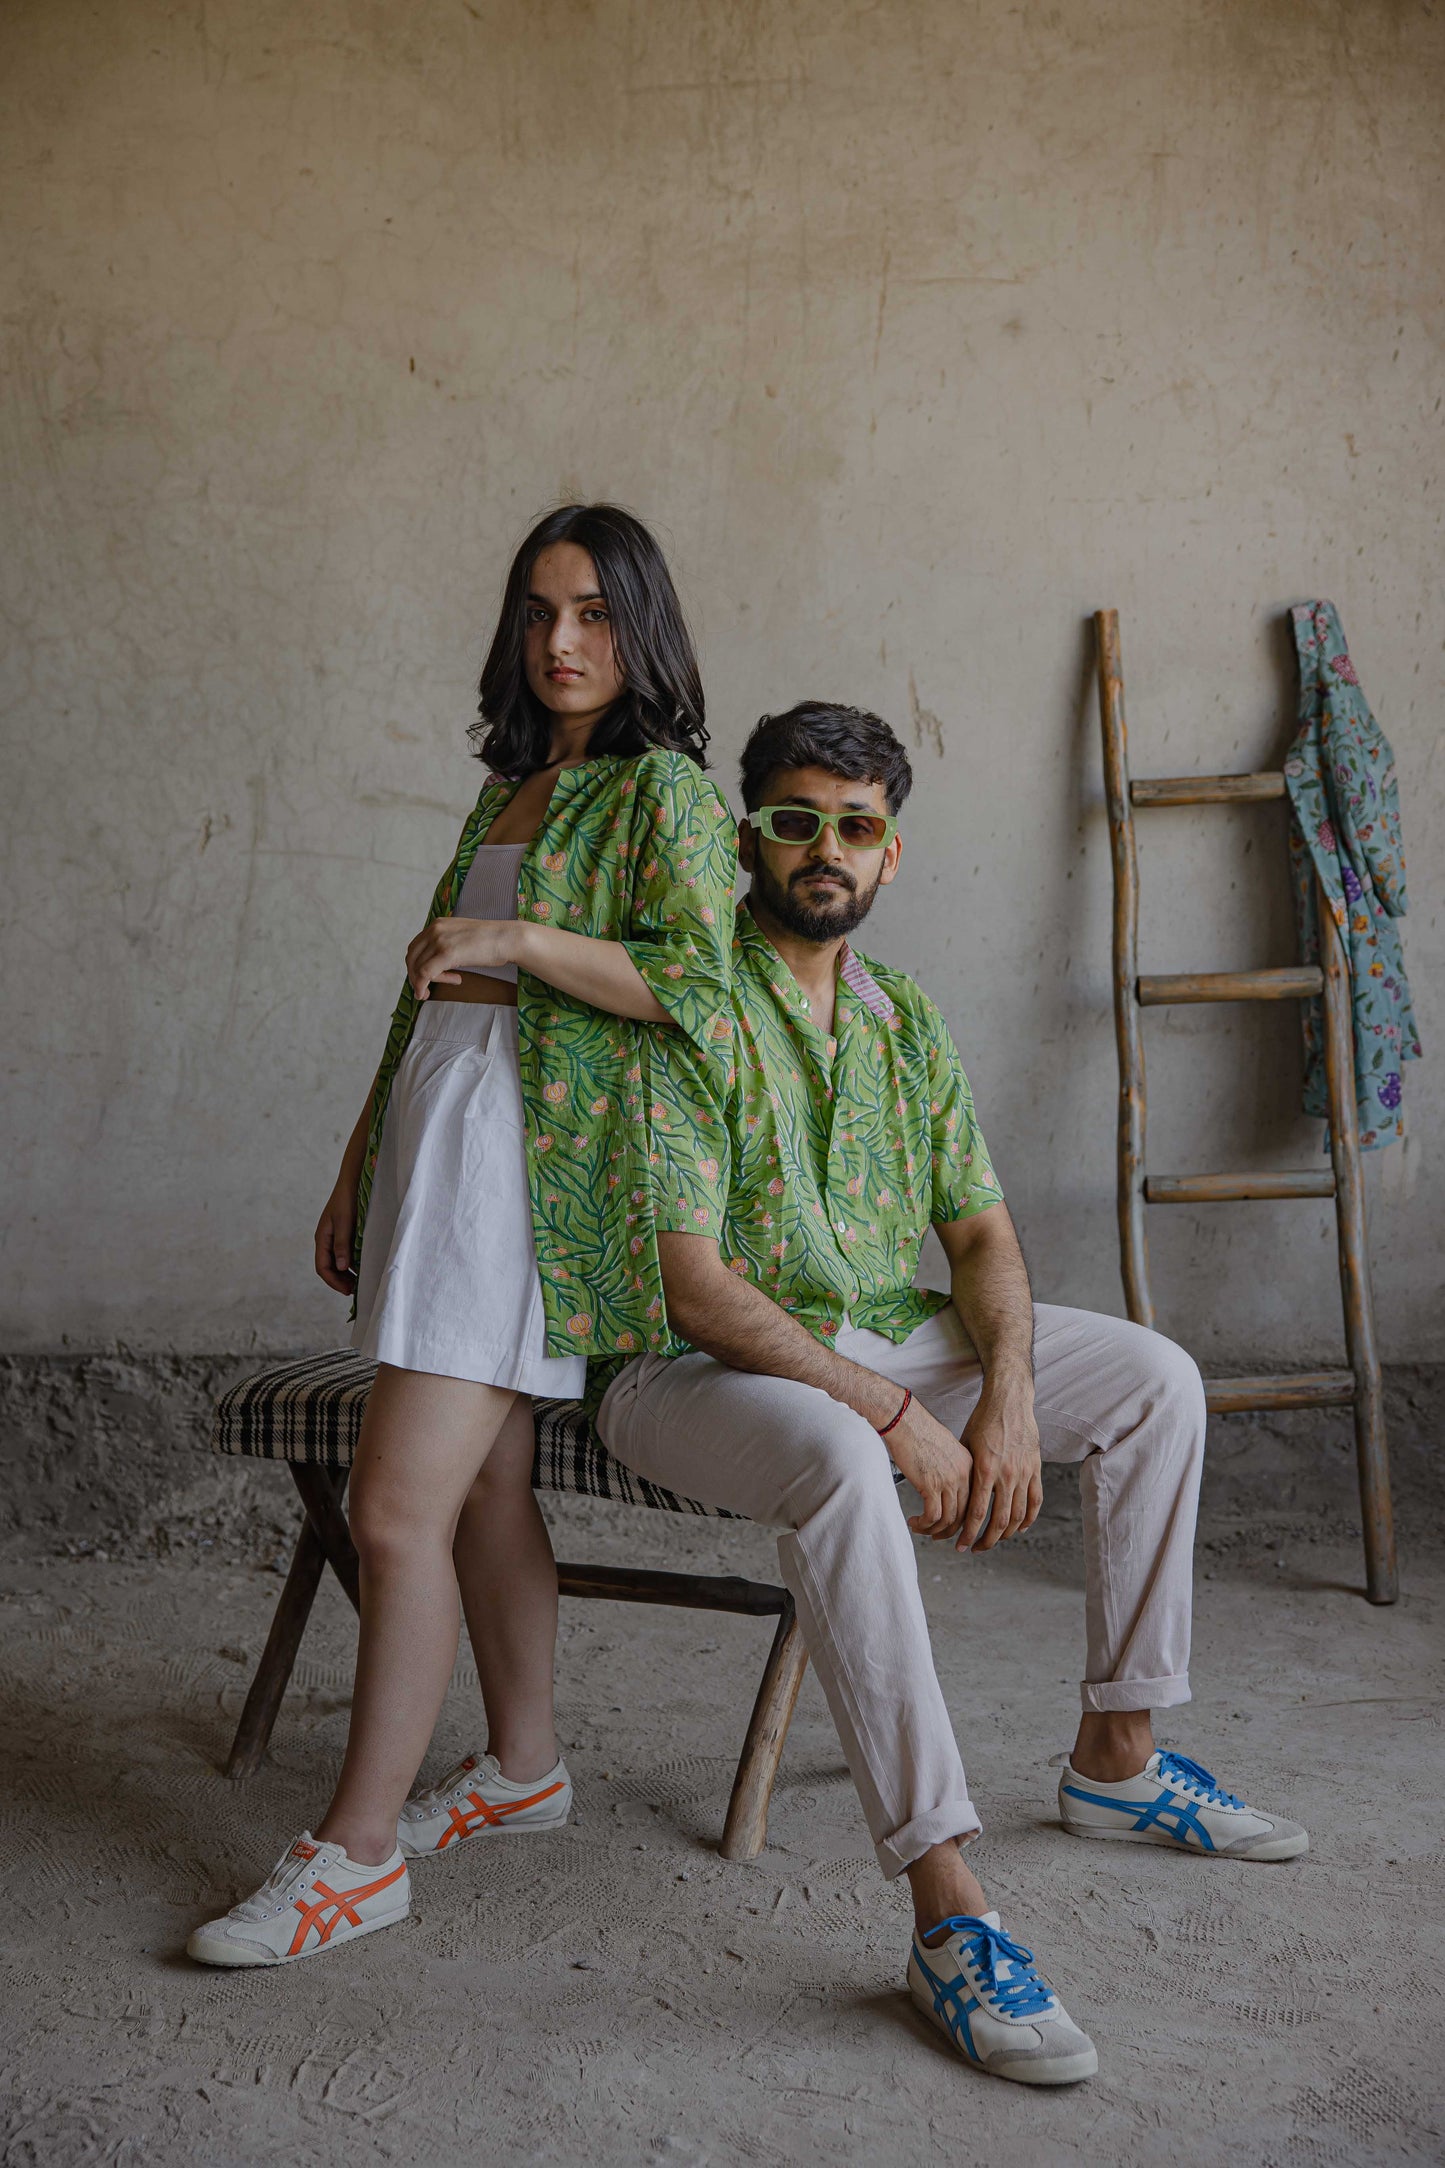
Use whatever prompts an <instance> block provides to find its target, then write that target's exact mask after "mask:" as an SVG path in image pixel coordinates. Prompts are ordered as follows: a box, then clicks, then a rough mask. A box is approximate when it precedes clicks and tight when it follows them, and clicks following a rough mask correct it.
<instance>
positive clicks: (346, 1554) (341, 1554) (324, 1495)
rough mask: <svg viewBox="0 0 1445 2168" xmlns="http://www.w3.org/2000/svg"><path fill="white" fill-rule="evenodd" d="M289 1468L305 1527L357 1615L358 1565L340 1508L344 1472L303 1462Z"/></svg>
mask: <svg viewBox="0 0 1445 2168" xmlns="http://www.w3.org/2000/svg"><path fill="white" fill-rule="evenodd" d="M290 1465H291V1479H292V1481H293V1482H294V1483H295V1485H296V1488H297V1490H298V1491H300V1493H301V1503H302V1505H303V1506H305V1508H306V1525H307V1526H308V1528H310V1529H311V1531H312V1533H313V1534H314V1535H315V1537H316V1540H317V1542H318V1543H319V1544H320V1545H321V1550H322V1555H323V1556H324V1558H325V1560H326V1563H327V1564H328V1566H330V1568H331V1570H332V1572H333V1573H334V1574H335V1575H336V1578H337V1580H338V1581H339V1582H340V1583H341V1586H342V1589H343V1590H344V1591H345V1595H346V1600H347V1602H348V1603H349V1604H350V1605H351V1608H352V1610H353V1611H358V1612H359V1611H360V1609H361V1579H360V1576H361V1562H360V1560H359V1559H358V1558H357V1555H356V1545H355V1544H354V1543H353V1542H352V1540H351V1530H350V1528H349V1527H348V1526H347V1522H346V1515H345V1513H344V1512H343V1511H342V1508H341V1501H342V1498H343V1497H344V1496H345V1492H346V1483H347V1471H346V1470H345V1469H343V1470H342V1471H341V1473H340V1474H339V1475H333V1474H332V1473H331V1471H330V1470H329V1469H327V1468H312V1467H308V1466H307V1464H306V1463H305V1462H304V1461H292V1462H291V1464H290Z"/></svg>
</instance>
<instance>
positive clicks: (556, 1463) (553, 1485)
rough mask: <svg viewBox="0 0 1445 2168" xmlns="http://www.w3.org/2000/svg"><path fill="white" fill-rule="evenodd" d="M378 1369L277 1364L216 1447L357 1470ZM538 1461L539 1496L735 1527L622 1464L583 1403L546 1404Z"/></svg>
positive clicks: (244, 1389) (343, 1355)
mask: <svg viewBox="0 0 1445 2168" xmlns="http://www.w3.org/2000/svg"><path fill="white" fill-rule="evenodd" d="M375 1375H376V1365H375V1363H373V1362H371V1361H369V1360H368V1359H367V1357H366V1356H365V1355H357V1354H354V1353H353V1351H352V1350H351V1349H350V1348H335V1349H333V1350H332V1351H331V1353H330V1354H327V1355H307V1356H304V1357H303V1358H302V1359H301V1361H300V1362H292V1363H273V1364H272V1365H271V1367H270V1368H269V1369H268V1370H260V1371H258V1372H257V1373H256V1375H255V1377H253V1378H243V1379H242V1380H241V1382H240V1384H238V1385H233V1386H232V1387H231V1388H230V1390H229V1392H227V1393H224V1394H223V1395H222V1397H221V1399H220V1400H219V1401H218V1403H217V1405H216V1420H215V1423H214V1424H213V1426H212V1429H211V1447H212V1450H213V1451H214V1452H217V1453H237V1454H240V1455H243V1456H244V1457H245V1458H247V1459H250V1460H299V1461H305V1462H309V1463H311V1464H312V1465H313V1466H317V1467H323V1468H349V1467H350V1466H351V1456H352V1454H353V1453H354V1452H355V1450H356V1440H357V1435H358V1433H359V1432H360V1429H361V1417H362V1412H363V1410H364V1409H365V1407H366V1396H367V1394H368V1393H369V1392H370V1391H371V1381H372V1379H373V1378H374V1377H375ZM535 1408H536V1419H537V1457H536V1459H535V1461H534V1462H533V1464H532V1488H533V1489H534V1490H539V1491H570V1492H572V1493H573V1494H575V1495H576V1496H577V1497H581V1498H616V1499H620V1500H621V1501H622V1502H623V1504H625V1505H630V1506H651V1507H653V1508H655V1509H656V1510H657V1511H658V1512H661V1513H702V1514H706V1515H707V1516H708V1517H709V1518H710V1519H713V1520H723V1521H729V1520H737V1519H738V1518H739V1517H740V1516H739V1515H737V1514H735V1513H725V1512H724V1511H723V1510H722V1509H721V1508H720V1507H718V1506H704V1505H699V1504H698V1502H697V1500H696V1499H693V1498H679V1497H678V1496H677V1495H676V1494H675V1493H674V1492H673V1491H670V1490H663V1489H662V1487H661V1485H660V1484H657V1483H649V1482H647V1481H645V1480H644V1478H643V1477H642V1476H640V1475H634V1474H633V1473H632V1470H631V1469H630V1468H624V1467H623V1465H622V1463H621V1461H619V1460H614V1459H613V1458H612V1455H611V1454H610V1453H609V1452H608V1450H607V1448H606V1446H604V1445H603V1444H602V1443H601V1442H600V1441H599V1439H598V1438H597V1437H596V1436H595V1435H594V1434H593V1430H592V1425H591V1424H590V1423H589V1421H588V1420H587V1417H586V1415H585V1414H584V1413H583V1411H582V1409H581V1407H580V1406H579V1405H578V1403H577V1402H576V1401H575V1400H539V1401H537V1402H536V1403H535Z"/></svg>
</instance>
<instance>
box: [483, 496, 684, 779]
mask: <svg viewBox="0 0 1445 2168" xmlns="http://www.w3.org/2000/svg"><path fill="white" fill-rule="evenodd" d="M554 542H575V543H576V544H577V546H578V548H579V549H584V550H586V551H587V553H588V555H589V556H590V557H591V559H592V563H593V565H594V567H595V568H596V572H597V585H598V587H599V588H600V590H601V592H602V597H603V600H604V601H605V602H606V604H607V615H608V617H609V619H610V620H611V625H612V640H613V645H614V648H615V651H616V655H617V660H618V663H619V664H620V665H621V669H622V677H623V691H622V694H621V697H620V698H619V699H618V700H616V701H615V702H614V703H613V705H612V707H611V708H610V709H609V710H608V712H607V713H606V715H604V716H603V718H602V720H601V722H600V723H599V724H598V725H597V728H596V729H595V730H594V731H593V733H592V737H591V741H590V743H589V745H588V752H589V754H593V753H620V754H637V753H643V752H646V750H647V748H648V747H649V746H650V745H663V746H668V747H670V748H671V749H672V750H673V751H674V752H678V753H686V754H687V755H688V756H689V758H690V759H692V760H695V761H696V762H697V764H698V766H699V767H700V768H705V767H706V766H707V760H706V757H705V752H704V748H705V747H706V745H707V740H708V733H707V726H706V723H705V721H704V708H703V697H702V679H701V677H700V676H699V675H698V667H697V656H696V654H695V652H694V650H693V644H692V636H691V634H690V633H689V632H688V629H687V625H686V623H685V622H684V619H683V615H682V605H681V603H680V602H679V601H678V599H677V589H676V588H675V587H674V586H673V584H672V574H671V573H670V572H669V571H668V569H667V561H666V559H665V558H664V557H663V554H662V551H661V550H660V549H659V548H658V546H657V543H656V541H655V539H654V538H653V536H652V535H651V534H650V533H649V532H648V530H647V528H646V527H644V526H643V524H642V521H641V520H640V519H638V518H636V517H635V516H634V515H633V514H632V513H631V512H624V511H623V510H622V509H621V507H620V506H618V505H615V504H563V505H559V506H558V508H557V510H556V511H555V512H549V513H548V514H547V515H546V517H545V518H544V519H539V520H538V522H537V524H536V526H535V527H534V528H533V529H532V532H531V533H530V534H529V535H528V537H527V539H526V541H525V542H524V543H523V544H522V546H521V548H520V549H519V550H518V552H517V554H516V556H515V557H514V558H513V559H512V569H511V571H510V572H509V573H508V574H507V585H506V589H505V591H504V593H503V595H502V608H501V613H500V615H499V617H498V619H497V629H496V632H495V633H494V634H493V635H492V644H491V647H490V649H489V650H488V653H487V659H486V661H485V662H484V663H483V665H482V682H481V686H480V688H479V692H480V698H479V700H478V703H477V705H478V720H477V721H476V722H475V723H473V724H472V727H471V730H470V731H469V733H468V735H469V736H470V737H471V739H472V741H473V744H474V746H475V748H476V751H477V754H478V756H479V757H480V758H481V759H482V760H484V761H485V762H486V764H487V766H488V767H489V768H493V769H495V770H496V771H497V773H498V774H499V775H530V774H532V773H533V771H534V770H535V769H537V768H542V767H545V766H546V764H547V755H548V753H549V751H550V749H551V735H552V716H551V712H550V710H549V709H547V708H545V707H544V706H543V705H542V703H541V702H540V701H539V700H538V699H537V698H536V697H535V696H534V694H533V692H532V689H531V687H530V686H529V685H528V683H527V671H526V664H525V660H524V648H525V641H526V633H527V595H528V591H529V589H530V587H531V583H532V567H533V565H534V564H535V563H536V561H537V559H538V557H539V556H540V555H541V553H542V551H543V550H545V549H549V548H550V547H551V546H552V544H553V543H554Z"/></svg>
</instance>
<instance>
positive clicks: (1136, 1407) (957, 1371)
mask: <svg viewBox="0 0 1445 2168" xmlns="http://www.w3.org/2000/svg"><path fill="white" fill-rule="evenodd" d="M835 1345H836V1347H837V1349H838V1352H839V1354H841V1355H846V1356H848V1357H849V1358H850V1359H851V1360H852V1361H854V1362H857V1363H863V1364H865V1365H866V1366H867V1367H868V1368H869V1369H871V1370H877V1371H880V1372H881V1373H882V1374H883V1375H884V1376H885V1377H889V1378H892V1379H894V1380H895V1381H896V1382H897V1383H898V1384H899V1385H900V1386H903V1385H908V1386H911V1387H912V1389H913V1391H914V1393H915V1394H916V1395H917V1396H918V1398H919V1399H920V1400H921V1401H922V1402H923V1403H924V1405H925V1406H926V1407H927V1408H929V1409H931V1411H932V1412H933V1414H934V1415H936V1416H937V1417H938V1419H939V1421H940V1422H942V1423H945V1424H946V1425H947V1426H948V1428H949V1429H950V1430H952V1431H953V1432H955V1434H957V1433H959V1432H961V1431H962V1429H963V1426H964V1424H965V1423H966V1422H967V1421H968V1418H969V1416H970V1414H971V1413H972V1412H973V1409H974V1407H975V1405H976V1404H977V1401H978V1397H979V1393H980V1390H981V1388H982V1379H983V1373H982V1369H981V1367H980V1365H979V1362H978V1359H977V1357H976V1355H975V1354H974V1351H973V1347H972V1345H971V1343H970V1341H969V1339H968V1337H967V1335H966V1333H965V1332H964V1329H963V1325H962V1323H961V1322H960V1320H959V1317H958V1313H957V1312H956V1311H955V1310H954V1308H953V1306H952V1305H951V1304H950V1305H949V1306H948V1307H947V1308H946V1309H943V1310H940V1311H939V1313H938V1315H937V1316H936V1317H933V1318H930V1319H929V1320H928V1322H927V1323H926V1324H924V1325H920V1326H919V1327H918V1329H917V1330H916V1331H915V1332H913V1333H912V1334H911V1335H910V1336H909V1338H908V1339H907V1340H906V1341H904V1342H903V1344H902V1345H901V1346H895V1345H894V1344H893V1342H892V1341H890V1340H885V1339H884V1338H883V1337H882V1336H881V1334H878V1333H872V1332H860V1331H858V1330H856V1329H854V1328H852V1327H850V1326H844V1327H843V1329H842V1330H841V1331H840V1332H839V1334H838V1337H837V1340H836V1342H835ZM1034 1369H1035V1390H1036V1407H1037V1413H1038V1424H1039V1436H1040V1439H1041V1441H1042V1447H1043V1457H1044V1459H1045V1460H1046V1461H1079V1462H1081V1463H1082V1470H1081V1483H1082V1492H1083V1510H1084V1557H1085V1583H1084V1617H1085V1628H1086V1635H1087V1656H1086V1676H1085V1679H1084V1682H1083V1686H1082V1696H1083V1704H1084V1707H1085V1708H1086V1709H1096V1710H1110V1709H1163V1708H1168V1707H1170V1706H1171V1705H1172V1704H1174V1703H1176V1702H1181V1701H1187V1700H1188V1699H1189V1677H1188V1670H1189V1624H1190V1603H1191V1588H1192V1571H1193V1549H1194V1519H1195V1507H1196V1503H1197V1500H1198V1496H1199V1476H1200V1469H1201V1465H1202V1461H1203V1455H1204V1390H1203V1386H1202V1385H1201V1383H1200V1378H1199V1372H1198V1370H1197V1369H1196V1368H1195V1366H1194V1363H1193V1362H1192V1361H1191V1360H1190V1358H1189V1356H1187V1355H1186V1354H1185V1353H1184V1351H1183V1349H1182V1348H1179V1347H1176V1346H1175V1345H1174V1343H1173V1342H1172V1341H1170V1340H1165V1339H1163V1338H1161V1337H1160V1335H1159V1334H1158V1333H1153V1332H1146V1331H1145V1330H1144V1328H1143V1327H1142V1326H1139V1325H1130V1324H1127V1323H1125V1322H1124V1320H1123V1319H1121V1318H1114V1317H1099V1316H1094V1315H1093V1314H1092V1313H1090V1312H1089V1311H1086V1310H1063V1309H1055V1308H1052V1307H1050V1306H1049V1305H1048V1304H1045V1303H1040V1304H1037V1305H1036V1306H1035V1310H1034ZM598 1430H599V1432H600V1434H601V1437H602V1439H603V1441H604V1443H605V1444H606V1446H607V1449H608V1451H609V1452H610V1453H613V1454H615V1455H616V1457H617V1458H618V1459H619V1460H620V1461H622V1462H623V1463H624V1464H625V1465H626V1466H627V1467H629V1468H632V1469H635V1470H636V1472H637V1474H639V1475H641V1476H646V1477H647V1478H649V1479H650V1480H651V1481H652V1482H654V1483H661V1484H664V1485H665V1486H666V1487H667V1488H668V1489H670V1490H674V1491H678V1492H680V1493H681V1494H682V1495H683V1496H684V1497H688V1498H697V1499H700V1500H701V1501H702V1502H703V1503H704V1504H705V1505H715V1506H724V1507H727V1508H728V1509H729V1510H730V1511H732V1512H735V1513H743V1514H746V1516H747V1517H748V1519H749V1520H754V1521H761V1522H763V1523H765V1524H766V1525H769V1526H774V1527H779V1528H781V1529H782V1530H783V1531H784V1533H783V1534H782V1535H780V1537H779V1538H778V1559H779V1563H780V1565H781V1568H782V1575H783V1580H784V1581H785V1583H786V1584H787V1587H788V1589H789V1591H790V1592H791V1594H792V1597H793V1601H794V1603H795V1604H796V1605H797V1609H798V1620H799V1623H800V1625H801V1627H802V1631H803V1637H804V1640H805V1641H806V1643H807V1647H808V1653H809V1655H810V1657H811V1658H812V1660H813V1664H814V1666H815V1668H816V1670H817V1673H818V1677H819V1679H820V1680H821V1682H822V1686H823V1691H824V1693H825V1694H826V1695H827V1697H828V1705H829V1708H830V1709H831V1710H832V1712H833V1719H834V1722H835V1723H836V1724H837V1727H838V1734H839V1737H840V1739H841V1741H842V1744H843V1750H844V1753H845V1754H846V1755H847V1758H848V1766H849V1768H850V1769H851V1771H852V1773H853V1780H854V1782H855V1784H856V1785H857V1787H858V1793H859V1797H860V1798H861V1800H862V1802H863V1810H864V1813H865V1815H866V1816H867V1820H868V1827H869V1830H870V1832H871V1834H872V1837H873V1843H874V1847H875V1849H876V1851H877V1854H878V1863H879V1865H880V1866H881V1867H882V1869H883V1872H884V1874H885V1875H888V1876H889V1877H892V1876H894V1875H898V1874H901V1873H902V1871H903V1869H904V1868H905V1867H907V1866H908V1865H909V1864H910V1863H911V1862H912V1861H913V1860H915V1859H917V1858H919V1857H920V1855H921V1854H922V1853H924V1852H926V1851H927V1850H928V1848H929V1847H930V1846H931V1845H934V1844H940V1843H942V1842H944V1841H945V1840H946V1839H947V1838H949V1837H963V1836H969V1835H971V1834H973V1833H975V1832H976V1831H977V1830H978V1829H980V1828H981V1827H982V1824H981V1823H980V1821H979V1818H978V1815H977V1813H976V1811H975V1809H974V1806H973V1803H972V1801H971V1800H970V1799H969V1796H968V1785H967V1782H966V1780H965V1778H964V1773H963V1763H962V1761H961V1760H960V1758H959V1752H958V1746H957V1743H956V1742H955V1739H954V1736H953V1726H952V1723H951V1722H950V1719H949V1714H948V1709H947V1707H946V1705H945V1703H944V1699H943V1693H942V1689H941V1688H940V1686H939V1683H938V1676H937V1673H936V1672H935V1670H934V1665H933V1652H932V1649H931V1648H930V1645H929V1639H928V1624H927V1620H926V1618H925V1616H924V1611H923V1599H922V1597H921V1595H920V1593H919V1587H918V1568H917V1561H916V1558H915V1554H914V1540H915V1539H914V1537H913V1535H912V1533H911V1532H910V1530H909V1528H908V1526H907V1522H906V1520H905V1518H904V1514H905V1511H906V1510H916V1504H913V1505H909V1504H906V1503H905V1502H906V1501H911V1500H912V1499H913V1493H912V1492H911V1491H907V1490H905V1491H904V1492H903V1493H902V1496H901V1497H900V1494H899V1490H898V1487H897V1485H896V1484H895V1481H894V1477H893V1471H892V1467H891V1465H890V1462H889V1459H888V1453H887V1448H886V1445H885V1443H884V1441H883V1440H882V1439H880V1437H879V1436H878V1433H877V1432H876V1431H875V1430H874V1429H873V1428H872V1426H871V1425H870V1424H868V1423H866V1422H865V1421H864V1419H863V1417H862V1416H861V1415H856V1414H855V1413H854V1412H853V1410H852V1409H851V1408H847V1407H844V1406H843V1404H842V1403H841V1401H837V1400H833V1399H831V1398H830V1397H829V1395H828V1394H827V1393H824V1392H821V1391H820V1390H819V1389H818V1388H817V1387H816V1386H813V1385H800V1384H798V1383H796V1382H795V1381H794V1380H792V1379H790V1378H774V1377H762V1376H758V1375H756V1374H755V1373H753V1372H751V1371H744V1370H732V1369H730V1368H729V1367H728V1366H727V1365H726V1364H725V1363H720V1362H715V1361H714V1360H713V1358H712V1357H711V1356H709V1355H698V1354H692V1355H682V1356H679V1357H677V1358H675V1359H674V1360H671V1361H669V1360H668V1359H667V1358H665V1357H663V1356H660V1355H645V1356H643V1357H641V1358H640V1360H638V1361H637V1362H634V1363H630V1364H629V1365H628V1367H627V1369H626V1370H624V1371H623V1372H622V1373H621V1374H620V1375H619V1376H618V1377H617V1378H615V1379H614V1380H613V1383H612V1385H611V1386H610V1387H609V1389H608V1392H607V1396H606V1398H605V1399H604V1401H603V1403H602V1407H601V1409H600V1411H599V1415H598ZM920 1540H921V1539H920ZM1015 1540H1018V1539H1017V1538H1016V1539H1015ZM1025 1540H1027V1539H1025Z"/></svg>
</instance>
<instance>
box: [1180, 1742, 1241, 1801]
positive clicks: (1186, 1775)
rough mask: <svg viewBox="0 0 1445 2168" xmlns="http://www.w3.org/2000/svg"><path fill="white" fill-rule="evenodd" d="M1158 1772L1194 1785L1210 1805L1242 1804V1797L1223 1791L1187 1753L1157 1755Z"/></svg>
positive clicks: (1207, 1772)
mask: <svg viewBox="0 0 1445 2168" xmlns="http://www.w3.org/2000/svg"><path fill="white" fill-rule="evenodd" d="M1159 1774H1160V1776H1161V1777H1173V1778H1174V1779H1175V1781H1176V1782H1177V1783H1180V1784H1192V1785H1194V1786H1195V1787H1196V1789H1198V1790H1199V1791H1201V1792H1203V1793H1204V1794H1205V1797H1206V1798H1207V1800H1208V1802H1209V1804H1210V1806H1211V1807H1242V1806H1243V1805H1244V1801H1243V1800H1242V1799H1236V1798H1235V1796H1234V1794H1233V1792H1227V1791H1225V1790H1224V1788H1223V1786H1222V1785H1219V1784H1217V1783H1216V1782H1215V1780H1214V1778H1213V1777H1212V1776H1211V1775H1210V1773H1209V1771H1208V1770H1207V1769H1201V1768H1200V1766H1199V1763H1198V1762H1197V1761H1191V1760H1190V1759H1189V1756H1188V1755H1187V1754H1168V1753H1161V1754H1160V1756H1159Z"/></svg>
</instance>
